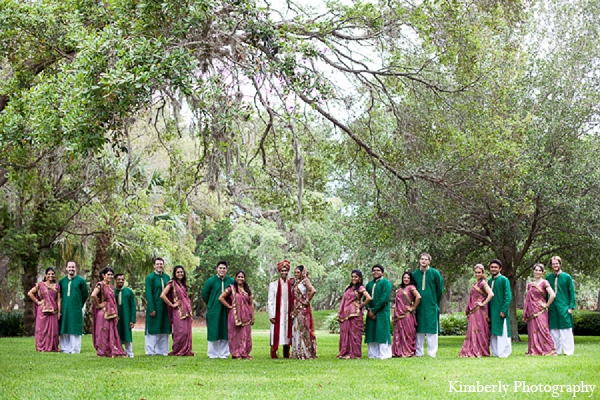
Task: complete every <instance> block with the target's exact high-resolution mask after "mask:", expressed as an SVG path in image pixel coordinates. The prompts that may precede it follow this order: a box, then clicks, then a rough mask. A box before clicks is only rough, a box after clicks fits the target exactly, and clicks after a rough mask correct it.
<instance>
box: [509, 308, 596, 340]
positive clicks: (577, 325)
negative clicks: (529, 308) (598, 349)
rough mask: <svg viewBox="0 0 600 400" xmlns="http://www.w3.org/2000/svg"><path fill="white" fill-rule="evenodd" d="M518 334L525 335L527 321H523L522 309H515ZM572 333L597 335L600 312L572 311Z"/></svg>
mask: <svg viewBox="0 0 600 400" xmlns="http://www.w3.org/2000/svg"><path fill="white" fill-rule="evenodd" d="M517 321H518V322H519V334H521V335H527V323H526V322H524V321H523V310H517ZM573 334H574V335H576V336H599V335H600V313H598V312H595V311H582V310H575V311H573Z"/></svg>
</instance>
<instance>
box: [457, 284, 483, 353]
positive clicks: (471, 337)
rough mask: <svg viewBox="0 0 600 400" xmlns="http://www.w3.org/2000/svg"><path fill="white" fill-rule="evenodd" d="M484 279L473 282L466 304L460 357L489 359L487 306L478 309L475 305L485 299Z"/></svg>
mask: <svg viewBox="0 0 600 400" xmlns="http://www.w3.org/2000/svg"><path fill="white" fill-rule="evenodd" d="M486 286H487V282H486V281H485V279H484V278H482V279H480V280H478V281H477V282H474V283H473V285H472V286H471V292H470V293H469V302H468V303H467V309H466V310H465V313H466V314H467V320H468V325H467V335H466V337H465V341H464V343H463V346H462V348H461V349H460V353H459V356H460V357H477V358H479V357H489V356H490V325H489V323H490V317H489V313H488V305H487V304H486V305H485V306H483V307H479V306H478V305H477V303H479V302H483V301H485V299H487V296H488V294H487V292H486V290H485V287H486Z"/></svg>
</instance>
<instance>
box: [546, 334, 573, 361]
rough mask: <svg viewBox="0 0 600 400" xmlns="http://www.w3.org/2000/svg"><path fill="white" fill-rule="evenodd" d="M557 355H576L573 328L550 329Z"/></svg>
mask: <svg viewBox="0 0 600 400" xmlns="http://www.w3.org/2000/svg"><path fill="white" fill-rule="evenodd" d="M550 334H551V335H552V340H554V349H555V350H556V354H561V353H565V355H567V356H572V355H573V353H575V340H574V339H573V328H567V329H550Z"/></svg>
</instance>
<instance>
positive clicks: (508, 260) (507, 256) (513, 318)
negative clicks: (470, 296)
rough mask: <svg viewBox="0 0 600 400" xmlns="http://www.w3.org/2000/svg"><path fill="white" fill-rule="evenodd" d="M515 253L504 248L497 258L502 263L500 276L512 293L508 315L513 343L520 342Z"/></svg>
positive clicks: (510, 249) (510, 248) (509, 248)
mask: <svg viewBox="0 0 600 400" xmlns="http://www.w3.org/2000/svg"><path fill="white" fill-rule="evenodd" d="M514 253H515V251H514V249H513V248H512V247H504V248H503V252H502V253H501V254H502V255H501V256H500V257H498V258H499V259H500V261H502V271H501V272H502V275H504V276H506V277H507V278H508V281H509V282H510V290H511V293H512V300H511V301H510V306H509V308H508V310H509V314H510V336H511V339H512V341H513V342H520V341H521V337H520V336H519V325H518V322H517V297H516V293H517V291H516V280H517V278H516V272H517V269H518V268H519V266H518V265H514V257H513V255H514Z"/></svg>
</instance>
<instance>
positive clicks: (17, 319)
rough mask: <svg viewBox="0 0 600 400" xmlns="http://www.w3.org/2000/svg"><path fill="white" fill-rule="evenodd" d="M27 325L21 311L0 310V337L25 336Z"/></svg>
mask: <svg viewBox="0 0 600 400" xmlns="http://www.w3.org/2000/svg"><path fill="white" fill-rule="evenodd" d="M23 335H25V325H24V324H23V313H22V312H21V311H8V312H6V311H0V337H6V336H23Z"/></svg>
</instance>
